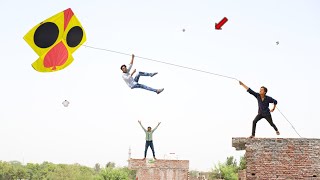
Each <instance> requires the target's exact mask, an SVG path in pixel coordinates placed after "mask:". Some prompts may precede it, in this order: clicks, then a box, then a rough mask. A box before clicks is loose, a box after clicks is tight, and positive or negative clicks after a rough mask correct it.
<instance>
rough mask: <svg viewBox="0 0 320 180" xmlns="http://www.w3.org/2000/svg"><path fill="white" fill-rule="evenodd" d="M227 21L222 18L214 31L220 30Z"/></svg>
mask: <svg viewBox="0 0 320 180" xmlns="http://www.w3.org/2000/svg"><path fill="white" fill-rule="evenodd" d="M227 21H228V19H227V18H226V17H224V18H223V19H222V20H221V21H220V22H219V23H218V24H217V23H216V30H221V27H222V26H223V25H224V24H225V23H226V22H227Z"/></svg>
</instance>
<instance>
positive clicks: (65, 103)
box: [62, 100, 70, 107]
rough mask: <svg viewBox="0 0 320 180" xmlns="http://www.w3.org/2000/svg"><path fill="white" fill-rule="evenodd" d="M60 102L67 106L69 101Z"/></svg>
mask: <svg viewBox="0 0 320 180" xmlns="http://www.w3.org/2000/svg"><path fill="white" fill-rule="evenodd" d="M62 104H63V105H64V107H68V106H69V104H70V103H69V101H67V100H64V101H63V102H62Z"/></svg>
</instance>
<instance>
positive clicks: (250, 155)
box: [232, 138, 320, 180]
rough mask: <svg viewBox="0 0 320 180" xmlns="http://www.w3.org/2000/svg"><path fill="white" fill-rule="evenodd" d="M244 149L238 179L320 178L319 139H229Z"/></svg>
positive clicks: (240, 148) (237, 147)
mask: <svg viewBox="0 0 320 180" xmlns="http://www.w3.org/2000/svg"><path fill="white" fill-rule="evenodd" d="M232 146H233V147H235V148H236V149H237V150H245V151H246V153H245V159H246V162H247V169H246V170H245V173H244V174H245V175H243V174H242V175H241V179H247V180H252V179H258V180H263V179H268V180H269V179H311V180H313V179H317V180H319V179H320V139H305V138H299V139H293V138H289V139H283V138H277V139H274V138H254V139H249V138H232Z"/></svg>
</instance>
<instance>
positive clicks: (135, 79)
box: [131, 72, 157, 92]
mask: <svg viewBox="0 0 320 180" xmlns="http://www.w3.org/2000/svg"><path fill="white" fill-rule="evenodd" d="M152 75H153V73H146V72H139V73H138V75H136V77H135V78H134V81H135V82H137V84H135V85H134V86H132V87H131V89H134V88H141V89H145V90H148V91H153V92H157V90H156V89H153V88H151V87H148V86H146V85H143V84H139V83H138V82H139V78H140V76H152Z"/></svg>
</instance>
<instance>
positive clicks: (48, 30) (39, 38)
mask: <svg viewBox="0 0 320 180" xmlns="http://www.w3.org/2000/svg"><path fill="white" fill-rule="evenodd" d="M58 36H59V28H58V26H57V25H56V24H54V23H52V22H46V23H43V24H41V25H40V26H39V27H38V28H37V30H36V32H35V33H34V37H33V39H34V43H35V44H36V45H37V46H38V47H40V48H48V47H50V46H52V45H53V44H54V43H55V42H56V40H57V39H58Z"/></svg>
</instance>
